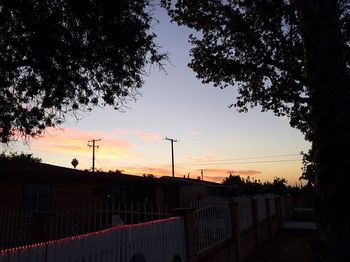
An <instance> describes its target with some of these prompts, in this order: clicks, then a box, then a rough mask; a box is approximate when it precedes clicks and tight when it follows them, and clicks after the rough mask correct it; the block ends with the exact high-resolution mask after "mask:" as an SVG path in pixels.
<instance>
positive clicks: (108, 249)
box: [0, 217, 186, 262]
mask: <svg viewBox="0 0 350 262" xmlns="http://www.w3.org/2000/svg"><path fill="white" fill-rule="evenodd" d="M12 261H16V262H71V261H74V262H88V261H91V262H92V261H94V262H110V261H114V262H135V261H153V262H166V261H169V262H172V261H186V255H185V241H184V224H183V220H182V218H179V217H172V218H168V219H163V220H157V221H152V222H146V223H141V224H135V225H121V226H116V227H113V228H111V229H106V230H103V231H98V232H94V233H90V234H85V235H79V236H74V237H70V238H65V239H60V240H55V241H50V242H46V243H39V244H34V245H30V246H24V247H19V248H14V249H10V250H3V251H0V262H12Z"/></svg>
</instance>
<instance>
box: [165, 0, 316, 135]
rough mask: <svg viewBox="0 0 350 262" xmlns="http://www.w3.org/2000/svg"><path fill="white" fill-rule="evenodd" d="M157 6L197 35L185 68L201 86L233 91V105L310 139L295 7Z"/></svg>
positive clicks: (237, 3) (214, 1)
mask: <svg viewBox="0 0 350 262" xmlns="http://www.w3.org/2000/svg"><path fill="white" fill-rule="evenodd" d="M173 2H174V1H167V0H164V1H162V4H163V7H165V8H166V9H167V11H168V13H169V15H170V16H171V18H172V19H173V21H175V22H177V23H178V24H179V25H186V26H188V27H190V28H194V29H196V30H197V31H198V32H199V34H196V35H195V36H194V35H192V36H191V37H190V39H189V40H190V42H191V43H192V45H193V48H192V49H191V52H190V54H191V56H192V60H191V62H190V64H189V66H190V67H191V68H192V69H193V70H194V71H195V72H196V73H197V77H198V78H200V79H201V80H202V82H203V83H213V84H214V85H215V86H217V87H220V88H225V87H227V86H236V87H237V88H238V93H239V95H238V97H237V98H236V99H237V100H236V102H235V103H233V105H234V106H235V107H236V108H238V110H239V111H241V112H245V111H247V110H248V109H249V108H250V107H255V106H257V105H260V106H261V107H262V110H263V111H267V110H271V111H273V112H274V113H275V114H276V115H277V116H283V115H286V116H288V117H289V119H290V123H291V126H293V127H296V128H298V129H300V130H301V131H302V132H303V133H304V134H305V136H306V139H310V136H311V133H312V131H311V128H310V126H308V125H305V123H306V122H307V121H309V119H310V109H309V107H308V104H307V102H308V100H307V99H308V97H309V92H308V89H307V87H306V78H305V74H304V71H305V66H304V53H303V45H302V39H301V33H300V28H299V24H298V20H297V18H296V14H295V9H294V6H293V5H292V4H291V3H290V2H289V1H283V0H277V1H239V0H232V1H219V0H210V1H175V4H174V3H173Z"/></svg>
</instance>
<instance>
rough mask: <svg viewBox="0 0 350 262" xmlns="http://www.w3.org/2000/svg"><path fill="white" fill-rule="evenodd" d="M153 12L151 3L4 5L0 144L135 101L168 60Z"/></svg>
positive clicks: (36, 1) (0, 14)
mask: <svg viewBox="0 0 350 262" xmlns="http://www.w3.org/2000/svg"><path fill="white" fill-rule="evenodd" d="M149 9H150V1H149V0H140V1H129V0H119V1H112V0H107V1H102V0H91V1H73V0H63V1H61V0H52V1H43V0H32V1H10V0H4V1H1V2H0V139H1V142H3V143H6V142H9V141H11V140H14V139H16V138H18V136H24V137H25V138H28V137H34V136H37V135H40V134H41V133H42V132H43V131H44V130H45V128H46V127H50V126H55V125H59V124H61V123H62V122H63V121H64V120H65V115H66V114H67V113H70V114H74V115H75V116H76V117H78V116H79V114H78V116H77V115H76V114H77V113H79V112H82V111H83V112H85V111H90V110H92V108H93V107H94V106H97V105H102V106H104V105H110V106H112V107H113V108H115V109H117V110H122V109H123V108H124V106H125V104H126V103H127V102H128V101H130V100H133V99H135V98H136V97H137V96H138V94H139V89H140V87H141V86H142V84H143V75H144V74H145V71H144V68H145V66H146V65H150V64H155V65H159V66H161V61H163V59H166V54H163V53H160V52H159V47H158V46H157V45H156V43H155V37H156V35H155V34H154V33H153V32H152V31H151V24H152V22H153V21H154V20H153V19H152V17H151V16H150V11H149Z"/></svg>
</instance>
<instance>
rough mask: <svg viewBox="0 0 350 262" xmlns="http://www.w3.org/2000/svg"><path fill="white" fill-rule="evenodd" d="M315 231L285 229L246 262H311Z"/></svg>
mask: <svg viewBox="0 0 350 262" xmlns="http://www.w3.org/2000/svg"><path fill="white" fill-rule="evenodd" d="M315 234H316V231H314V230H301V229H285V230H283V231H281V232H279V233H277V234H276V235H275V237H274V238H273V239H271V240H269V241H267V242H265V243H264V244H263V245H262V246H261V248H260V249H259V250H258V251H257V252H256V253H255V254H253V255H252V256H250V257H249V258H248V259H247V260H246V261H245V262H265V261H266V262H281V261H283V262H295V261H298V262H309V261H313V260H312V252H311V243H312V241H313V239H314V237H315Z"/></svg>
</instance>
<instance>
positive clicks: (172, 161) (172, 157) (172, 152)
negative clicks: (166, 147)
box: [165, 137, 179, 177]
mask: <svg viewBox="0 0 350 262" xmlns="http://www.w3.org/2000/svg"><path fill="white" fill-rule="evenodd" d="M165 140H168V141H170V142H171V172H172V176H173V177H174V176H175V175H174V173H175V172H174V171H175V168H174V145H173V144H174V142H179V141H177V140H176V139H172V138H168V137H165Z"/></svg>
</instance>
